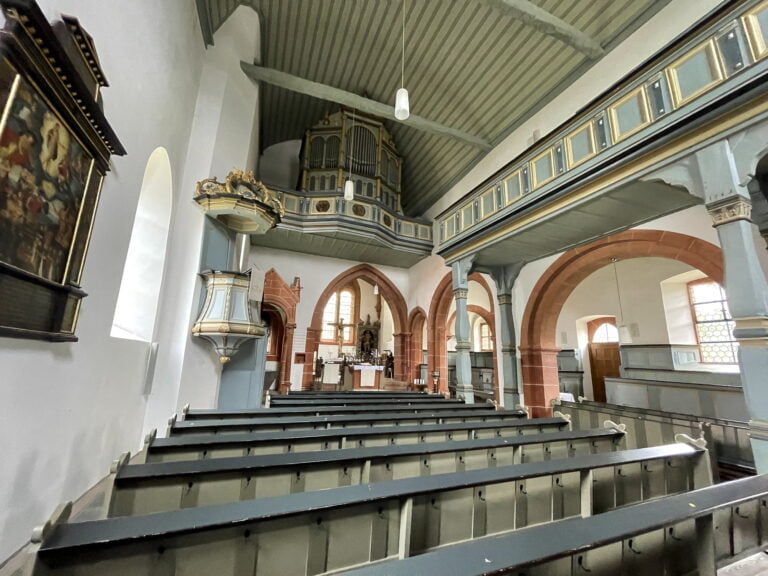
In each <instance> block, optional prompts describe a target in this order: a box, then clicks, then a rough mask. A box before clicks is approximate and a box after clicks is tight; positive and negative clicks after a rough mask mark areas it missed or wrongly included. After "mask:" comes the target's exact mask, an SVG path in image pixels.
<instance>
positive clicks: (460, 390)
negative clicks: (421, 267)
mask: <svg viewBox="0 0 768 576" xmlns="http://www.w3.org/2000/svg"><path fill="white" fill-rule="evenodd" d="M472 260H473V259H472V258H466V259H463V260H459V261H457V262H454V263H453V265H452V266H451V277H452V279H453V297H454V299H455V300H456V328H455V331H454V335H455V337H456V395H457V396H458V397H459V398H463V399H464V401H465V402H466V403H467V404H473V403H474V401H475V395H474V391H473V387H472V359H471V358H470V355H469V351H470V350H471V348H472V345H471V342H470V340H469V312H468V311H467V295H468V293H469V275H470V273H471V272H472Z"/></svg>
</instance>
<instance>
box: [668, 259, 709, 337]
mask: <svg viewBox="0 0 768 576" xmlns="http://www.w3.org/2000/svg"><path fill="white" fill-rule="evenodd" d="M705 277H706V276H705V274H704V273H703V272H701V271H700V270H691V271H690V272H684V273H683V274H678V275H677V276H673V277H672V278H668V279H666V280H664V281H663V282H662V283H661V297H662V300H663V301H664V311H665V313H666V317H667V332H668V334H669V341H670V342H671V343H673V344H694V345H696V344H698V340H697V339H696V329H695V327H694V323H693V318H692V317H691V300H690V298H689V296H688V282H693V281H694V280H698V279H699V278H705Z"/></svg>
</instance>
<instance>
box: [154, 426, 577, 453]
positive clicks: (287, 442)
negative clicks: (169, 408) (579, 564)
mask: <svg viewBox="0 0 768 576" xmlns="http://www.w3.org/2000/svg"><path fill="white" fill-rule="evenodd" d="M569 428H570V423H569V422H568V421H567V420H565V419H563V418H535V419H507V420H497V421H490V422H484V421H477V422H455V423H449V424H431V425H429V426H361V427H356V428H322V429H309V430H305V429H300V430H292V429H289V430H281V431H276V432H246V433H231V434H182V435H172V436H171V437H169V438H152V439H150V441H149V442H148V444H147V446H146V458H145V461H146V462H161V461H166V462H167V461H170V460H194V459H200V458H221V457H227V456H248V455H252V454H253V455H256V454H279V453H281V452H305V451H314V450H333V449H344V448H363V447H369V446H387V445H394V444H415V443H421V442H441V441H447V440H471V439H477V438H491V437H510V436H519V435H522V434H537V433H543V432H554V431H558V430H563V429H569Z"/></svg>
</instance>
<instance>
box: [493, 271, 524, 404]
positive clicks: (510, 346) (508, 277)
mask: <svg viewBox="0 0 768 576" xmlns="http://www.w3.org/2000/svg"><path fill="white" fill-rule="evenodd" d="M522 267H523V264H522V263H519V264H511V265H509V266H504V267H502V268H495V269H493V270H491V277H493V280H494V282H495V283H496V298H497V301H498V304H499V322H498V324H497V325H498V330H499V337H500V338H501V379H502V380H501V382H499V383H498V385H499V386H500V388H501V397H502V398H503V400H504V406H505V407H506V408H514V407H515V406H517V405H518V404H520V388H519V383H518V377H517V376H518V375H517V340H516V339H515V319H514V316H513V313H512V287H513V286H514V284H515V280H516V279H517V276H518V274H520V270H521V269H522ZM494 346H495V344H494Z"/></svg>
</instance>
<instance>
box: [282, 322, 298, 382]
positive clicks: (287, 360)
mask: <svg viewBox="0 0 768 576" xmlns="http://www.w3.org/2000/svg"><path fill="white" fill-rule="evenodd" d="M295 330H296V324H292V323H288V324H286V325H285V333H284V334H283V353H282V355H281V357H280V383H279V385H278V389H279V390H280V394H288V391H289V390H290V389H291V361H292V360H293V332H294V331H295Z"/></svg>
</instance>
